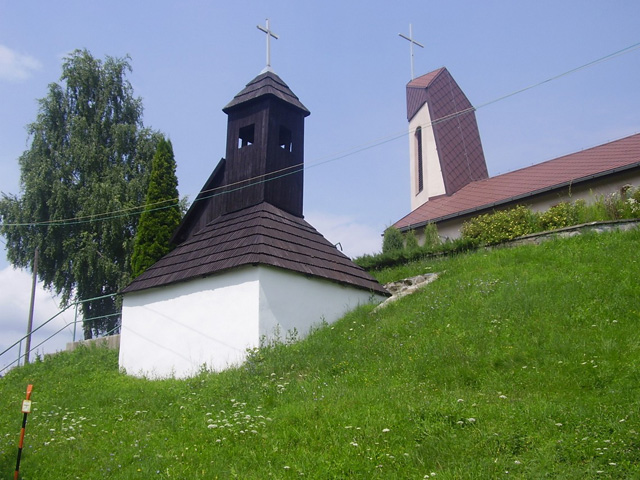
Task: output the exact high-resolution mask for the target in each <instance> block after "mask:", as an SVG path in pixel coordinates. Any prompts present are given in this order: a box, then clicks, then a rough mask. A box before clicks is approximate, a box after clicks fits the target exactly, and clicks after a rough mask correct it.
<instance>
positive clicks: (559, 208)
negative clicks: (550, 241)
mask: <svg viewBox="0 0 640 480" xmlns="http://www.w3.org/2000/svg"><path fill="white" fill-rule="evenodd" d="M582 210H584V200H577V201H576V202H574V203H569V202H561V203H559V204H557V205H554V206H553V207H551V208H550V209H549V210H547V211H546V212H544V213H542V214H540V216H539V217H538V225H539V229H540V230H553V229H555V228H562V227H568V226H570V225H576V224H578V223H581V220H582V219H581V216H582V215H581V211H582Z"/></svg>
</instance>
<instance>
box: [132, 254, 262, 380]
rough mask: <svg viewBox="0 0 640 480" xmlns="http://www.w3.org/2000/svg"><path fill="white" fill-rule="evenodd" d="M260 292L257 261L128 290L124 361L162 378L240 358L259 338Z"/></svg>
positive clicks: (220, 366)
mask: <svg viewBox="0 0 640 480" xmlns="http://www.w3.org/2000/svg"><path fill="white" fill-rule="evenodd" d="M258 298H259V280H258V271H257V269H256V268H254V267H247V268H244V269H238V270H235V271H232V272H227V273H226V274H224V275H217V276H212V277H207V278H201V279H197V280H193V281H190V282H182V283H178V284H174V285H168V286H165V287H163V288H156V289H150V290H142V291H139V292H132V293H130V294H126V295H125V296H124V299H123V306H122V338H121V342H120V367H121V368H125V369H126V371H127V373H128V374H130V375H136V376H143V375H144V376H149V377H152V378H155V377H159V378H163V377H168V376H173V375H175V376H176V377H188V376H192V375H194V374H196V373H197V372H198V370H199V368H200V367H201V366H202V365H203V364H206V365H207V367H208V368H211V369H214V370H222V369H224V368H226V367H228V366H230V365H233V364H235V363H239V362H240V361H242V360H243V359H244V355H245V349H246V348H247V347H252V346H255V345H257V343H258V340H259V333H258V312H259V303H258Z"/></svg>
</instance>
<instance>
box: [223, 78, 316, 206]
mask: <svg viewBox="0 0 640 480" xmlns="http://www.w3.org/2000/svg"><path fill="white" fill-rule="evenodd" d="M222 110H223V111H224V112H225V113H226V114H227V115H228V123H227V148H226V157H225V159H226V165H225V182H224V183H225V186H226V190H227V194H225V195H224V196H223V197H224V212H225V213H228V212H232V211H236V210H241V209H243V208H246V207H248V206H251V205H256V204H258V203H261V202H268V203H270V204H272V205H274V206H276V207H278V208H281V209H282V210H284V211H286V212H288V213H291V214H293V215H296V216H298V217H302V197H303V179H304V177H303V166H304V165H303V163H304V119H305V117H306V116H308V115H309V114H310V112H309V110H307V108H306V107H305V106H304V105H303V104H302V103H301V102H300V100H299V99H298V97H297V96H296V95H295V94H294V93H293V92H292V91H291V89H290V88H289V87H288V86H287V84H286V83H284V81H282V79H281V78H280V77H279V76H278V75H276V74H275V73H274V72H273V71H272V70H271V69H270V68H267V69H265V70H264V71H263V72H262V73H261V74H260V75H258V76H257V77H256V78H254V79H253V80H252V81H251V82H249V83H248V84H247V86H246V87H245V88H244V89H243V90H242V91H241V92H240V93H238V94H237V95H236V96H235V97H234V98H233V100H232V101H231V102H229V104H227V106H226V107H224V108H223V109H222Z"/></svg>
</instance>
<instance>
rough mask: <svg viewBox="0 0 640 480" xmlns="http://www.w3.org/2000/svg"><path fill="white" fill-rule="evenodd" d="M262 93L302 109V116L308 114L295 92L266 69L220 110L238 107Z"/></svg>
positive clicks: (224, 110) (226, 111)
mask: <svg viewBox="0 0 640 480" xmlns="http://www.w3.org/2000/svg"><path fill="white" fill-rule="evenodd" d="M264 95H270V96H273V97H276V98H278V99H280V100H282V101H283V102H285V103H287V104H289V105H291V106H292V107H295V108H297V109H298V110H300V111H302V112H303V114H304V116H307V115H309V114H310V112H309V110H308V109H307V107H305V106H304V105H303V104H302V102H301V101H300V99H299V98H298V97H297V96H296V94H295V93H293V92H292V91H291V89H290V88H289V86H288V85H287V84H286V83H284V81H283V80H282V79H281V78H280V77H279V76H278V75H276V73H275V72H273V71H271V70H268V71H266V72H264V73H261V74H260V75H258V76H257V77H256V78H254V79H253V80H251V81H250V82H249V83H248V84H247V86H246V87H245V88H244V89H242V90H241V91H240V92H239V93H238V94H237V95H236V96H235V97H233V100H231V101H230V102H229V103H228V104H227V105H226V106H225V107H224V108H223V109H222V111H223V112H225V113H229V112H230V111H231V110H233V109H235V108H237V107H239V106H240V105H242V104H246V103H248V102H251V101H253V100H255V99H257V98H260V97H262V96H264Z"/></svg>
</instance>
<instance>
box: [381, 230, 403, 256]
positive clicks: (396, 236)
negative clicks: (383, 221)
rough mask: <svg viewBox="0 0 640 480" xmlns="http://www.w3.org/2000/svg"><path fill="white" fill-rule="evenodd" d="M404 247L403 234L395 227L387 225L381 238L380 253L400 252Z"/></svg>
mask: <svg viewBox="0 0 640 480" xmlns="http://www.w3.org/2000/svg"><path fill="white" fill-rule="evenodd" d="M403 249H404V236H403V235H402V233H401V232H400V230H398V229H397V228H395V227H389V228H387V229H386V230H385V231H384V237H383V239H382V253H391V252H400V251H402V250H403Z"/></svg>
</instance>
